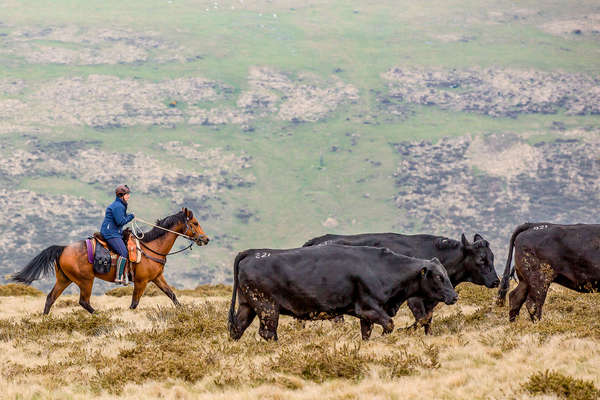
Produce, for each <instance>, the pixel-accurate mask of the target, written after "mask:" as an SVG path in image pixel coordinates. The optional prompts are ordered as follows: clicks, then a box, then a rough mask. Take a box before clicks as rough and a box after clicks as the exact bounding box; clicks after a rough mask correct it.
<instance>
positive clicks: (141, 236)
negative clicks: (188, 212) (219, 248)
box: [131, 217, 195, 264]
mask: <svg viewBox="0 0 600 400" xmlns="http://www.w3.org/2000/svg"><path fill="white" fill-rule="evenodd" d="M136 220H137V221H140V222H141V223H143V224H146V225H150V226H153V227H155V228H158V229H162V230H163V231H167V232H171V233H174V234H176V235H178V236H183V237H184V238H186V239H188V240H190V241H191V242H190V245H189V246H187V247H184V248H183V249H180V250H177V251H174V252H171V253H167V254H163V253H160V252H158V251H156V250H153V249H151V248H150V247H148V246H147V245H146V244H145V243H144V242H142V241H141V239H143V238H144V232H143V231H142V230H141V229H140V227H139V225H138V224H137V223H136V222H135V221H136ZM131 225H132V226H133V235H134V236H135V237H136V238H137V239H138V240H140V244H141V245H142V246H144V247H145V248H146V249H148V250H150V251H151V252H153V253H154V254H157V255H159V256H162V257H167V256H170V255H173V254H177V253H181V252H182V251H186V250H188V249H191V248H192V246H193V245H194V241H195V240H194V239H193V238H192V237H191V236H189V235H185V234H183V233H179V232H175V231H172V230H171V229H167V228H163V227H162V226H158V225H155V224H153V223H150V222H148V221H144V220H143V219H141V218H137V217H136V218H135V219H134V220H133V222H132V223H131ZM185 226H186V228H189V226H188V223H187V221H186V223H185ZM186 230H187V229H186ZM138 231H139V232H140V233H141V235H140V236H138V234H137V232H138ZM142 255H144V256H145V257H147V258H149V259H150V260H152V261H156V262H158V263H161V264H165V263H166V262H167V261H166V260H164V261H163V260H159V259H158V258H155V257H151V256H149V255H148V254H146V253H144V252H143V251H142Z"/></svg>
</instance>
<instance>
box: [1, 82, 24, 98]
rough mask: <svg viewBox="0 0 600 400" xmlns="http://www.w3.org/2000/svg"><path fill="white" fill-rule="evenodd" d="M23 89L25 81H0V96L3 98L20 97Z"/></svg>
mask: <svg viewBox="0 0 600 400" xmlns="http://www.w3.org/2000/svg"><path fill="white" fill-rule="evenodd" d="M25 87H26V84H25V81H24V80H22V79H0V94H1V95H3V96H15V95H20V94H22V93H23V91H24V90H25Z"/></svg>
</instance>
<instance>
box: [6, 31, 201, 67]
mask: <svg viewBox="0 0 600 400" xmlns="http://www.w3.org/2000/svg"><path fill="white" fill-rule="evenodd" d="M5 41H6V49H7V52H8V54H12V55H15V56H18V57H23V58H24V59H25V60H26V61H27V62H29V63H35V64H72V65H97V64H109V65H114V64H130V63H143V62H146V61H152V62H160V63H164V62H185V61H188V60H190V59H193V58H194V57H193V54H192V52H191V51H190V50H189V49H186V48H184V47H182V46H179V45H177V44H176V43H175V42H173V41H171V40H169V39H166V38H164V37H162V36H161V35H160V34H158V33H156V32H138V31H134V30H132V29H123V28H111V29H109V28H86V27H80V26H76V25H64V26H44V27H24V28H19V29H16V30H13V31H12V32H11V33H10V34H9V35H7V36H6V37H5Z"/></svg>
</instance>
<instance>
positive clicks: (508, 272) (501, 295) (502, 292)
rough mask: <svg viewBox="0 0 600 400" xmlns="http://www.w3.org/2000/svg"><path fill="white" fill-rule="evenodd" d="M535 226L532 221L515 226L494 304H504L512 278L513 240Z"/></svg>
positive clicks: (513, 270)
mask: <svg viewBox="0 0 600 400" xmlns="http://www.w3.org/2000/svg"><path fill="white" fill-rule="evenodd" d="M533 226H535V224H532V223H529V222H527V223H525V224H523V225H519V226H517V229H515V231H514V232H513V234H512V236H511V237H510V243H509V245H508V258H507V260H506V266H505V267H504V274H503V275H502V281H501V282H500V288H499V289H498V298H497V299H496V304H497V305H498V306H504V301H505V300H506V293H507V292H508V287H509V282H510V278H514V276H515V269H514V268H511V261H512V256H513V248H514V247H515V240H516V239H517V236H518V235H519V234H520V233H522V232H525V231H526V230H528V229H530V228H531V227H533Z"/></svg>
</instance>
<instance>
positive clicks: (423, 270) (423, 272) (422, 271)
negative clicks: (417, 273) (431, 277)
mask: <svg viewBox="0 0 600 400" xmlns="http://www.w3.org/2000/svg"><path fill="white" fill-rule="evenodd" d="M421 276H425V268H423V269H422V270H421Z"/></svg>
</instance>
